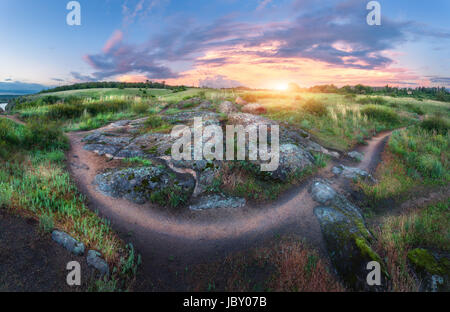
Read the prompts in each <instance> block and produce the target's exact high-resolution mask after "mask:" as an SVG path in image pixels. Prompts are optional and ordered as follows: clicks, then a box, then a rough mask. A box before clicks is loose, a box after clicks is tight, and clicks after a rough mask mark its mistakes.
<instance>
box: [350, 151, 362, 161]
mask: <svg viewBox="0 0 450 312" xmlns="http://www.w3.org/2000/svg"><path fill="white" fill-rule="evenodd" d="M347 155H348V157H350V158H352V159H353V160H356V161H361V160H363V158H364V154H363V153H360V152H357V151H352V152H349V153H348V154H347Z"/></svg>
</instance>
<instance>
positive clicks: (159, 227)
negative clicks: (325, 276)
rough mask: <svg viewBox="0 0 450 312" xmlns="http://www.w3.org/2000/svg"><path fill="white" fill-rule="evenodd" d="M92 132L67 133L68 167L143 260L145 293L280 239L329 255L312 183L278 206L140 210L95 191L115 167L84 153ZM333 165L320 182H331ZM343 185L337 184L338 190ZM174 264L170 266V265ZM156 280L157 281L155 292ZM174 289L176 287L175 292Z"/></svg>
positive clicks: (380, 143)
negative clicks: (298, 240) (190, 269)
mask: <svg viewBox="0 0 450 312" xmlns="http://www.w3.org/2000/svg"><path fill="white" fill-rule="evenodd" d="M88 133H89V132H73V133H69V134H68V137H69V139H70V144H71V149H70V151H69V152H68V154H67V159H68V167H69V170H70V172H71V174H72V176H73V178H74V179H75V181H76V183H77V185H78V187H79V189H80V190H81V192H83V193H84V194H85V195H86V196H87V198H88V201H89V207H90V208H91V209H93V210H98V212H99V214H100V215H101V216H104V217H106V218H107V219H109V220H110V221H111V223H112V224H113V227H114V228H115V229H116V230H118V231H120V232H121V233H122V237H123V236H124V235H125V236H126V240H127V241H131V242H132V243H133V244H134V246H136V247H137V249H138V250H139V252H140V253H141V254H142V258H143V271H144V274H143V275H144V276H145V277H148V278H149V280H148V281H142V285H143V286H142V287H143V289H149V283H150V282H151V283H152V285H153V287H155V288H156V289H158V290H186V288H185V287H186V286H187V285H184V284H183V281H182V280H180V279H179V278H177V277H174V276H175V275H177V276H178V274H175V272H180V271H183V269H184V268H185V267H187V266H191V265H194V264H197V263H205V262H208V261H212V260H213V259H214V258H216V257H221V256H222V257H223V256H225V255H226V254H228V253H229V252H232V251H238V250H244V249H247V248H250V247H254V246H258V245H259V244H260V243H262V242H264V241H265V240H267V239H270V238H273V237H274V236H276V235H284V234H295V235H298V236H300V237H303V238H304V239H305V240H306V241H307V242H308V243H309V244H311V245H312V246H314V247H316V248H317V249H318V250H319V252H321V253H323V254H325V246H324V242H323V238H322V233H321V231H320V226H319V223H318V221H317V218H316V217H315V216H314V213H313V209H314V207H315V206H316V203H315V202H314V201H313V200H312V198H311V196H310V194H309V192H308V187H309V185H310V183H311V180H312V179H308V181H306V182H304V183H302V184H301V185H299V186H296V187H294V188H292V189H291V190H290V191H287V192H286V193H285V194H283V196H282V198H280V199H279V200H278V201H277V202H274V203H268V204H262V205H261V204H259V205H258V206H257V207H256V206H252V205H248V206H247V207H244V208H238V209H233V208H229V209H217V210H214V211H200V212H190V211H185V212H181V213H179V214H176V215H175V214H170V213H167V212H165V211H162V210H161V209H160V208H157V207H153V206H152V205H151V204H145V205H137V204H134V203H132V202H129V201H127V200H125V199H117V198H111V197H108V196H105V195H103V194H101V193H100V192H98V191H97V190H96V188H95V186H93V185H92V181H93V180H94V177H95V176H96V175H97V174H98V173H99V172H100V171H101V170H103V169H105V168H108V167H110V168H113V167H115V164H114V162H115V161H111V162H106V161H105V158H104V157H102V156H98V155H96V154H94V153H92V152H89V151H86V150H84V149H83V143H82V142H81V139H82V138H83V137H84V136H85V135H87V134H88ZM390 133H391V132H385V133H383V134H380V135H379V136H377V137H374V138H373V139H372V140H370V141H369V142H368V145H366V146H362V147H360V148H359V150H360V151H362V152H364V154H365V157H364V159H363V161H362V162H360V163H359V164H358V165H357V166H358V167H359V168H361V169H366V170H369V171H371V170H372V169H374V168H375V166H376V164H377V163H378V160H379V159H380V155H381V152H382V150H383V148H384V144H385V142H386V141H387V138H388V136H389V135H390ZM337 163H342V162H334V163H332V164H330V165H329V166H327V167H326V168H324V169H322V170H321V171H320V172H319V173H318V174H317V176H320V177H326V178H331V177H332V174H331V172H330V169H331V167H332V166H333V165H335V164H337ZM341 183H344V181H341V179H338V180H336V184H334V186H335V187H337V188H339V184H341ZM169 258H170V259H174V261H169V260H168V259H169ZM155 280H158V281H159V282H157V285H156V286H155V283H154V282H155ZM174 285H177V286H175V287H174Z"/></svg>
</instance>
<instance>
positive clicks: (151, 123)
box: [145, 115, 164, 129]
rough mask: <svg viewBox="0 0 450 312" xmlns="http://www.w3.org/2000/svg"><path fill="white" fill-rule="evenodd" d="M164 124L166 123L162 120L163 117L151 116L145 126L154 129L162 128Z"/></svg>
mask: <svg viewBox="0 0 450 312" xmlns="http://www.w3.org/2000/svg"><path fill="white" fill-rule="evenodd" d="M163 122H164V121H163V120H162V118H161V116H158V115H150V117H148V119H147V120H146V121H145V126H146V127H148V128H150V129H154V128H158V127H161V126H162V124H163Z"/></svg>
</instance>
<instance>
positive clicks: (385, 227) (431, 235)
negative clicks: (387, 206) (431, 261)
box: [372, 200, 450, 291]
mask: <svg viewBox="0 0 450 312" xmlns="http://www.w3.org/2000/svg"><path fill="white" fill-rule="evenodd" d="M449 205H450V201H448V200H447V201H444V202H441V203H438V204H435V205H431V206H427V207H423V208H419V209H415V210H413V211H410V212H408V213H406V214H403V215H400V216H389V217H386V218H385V219H384V220H383V221H382V223H381V225H380V226H377V227H376V228H374V229H372V231H373V232H374V233H375V236H376V238H377V241H378V247H377V252H378V253H379V254H380V255H381V256H382V257H384V259H386V260H387V261H386V263H387V266H388V270H389V274H390V276H391V280H392V290H393V291H417V290H418V289H419V285H418V284H417V282H416V280H415V278H414V277H413V276H412V275H411V273H410V270H409V266H408V260H407V255H408V252H409V251H410V250H412V249H414V248H417V247H425V248H429V249H434V250H441V251H447V252H448V251H450V209H449V208H450V206H449Z"/></svg>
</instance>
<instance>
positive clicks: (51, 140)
mask: <svg viewBox="0 0 450 312" xmlns="http://www.w3.org/2000/svg"><path fill="white" fill-rule="evenodd" d="M24 145H25V147H27V148H37V149H44V150H50V149H59V148H62V149H67V148H68V147H69V144H68V140H67V138H66V137H65V136H64V133H63V132H62V129H61V127H60V125H59V124H58V123H56V122H49V121H47V122H42V121H41V120H39V119H34V120H30V121H29V122H28V123H27V125H26V128H25V138H24Z"/></svg>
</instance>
